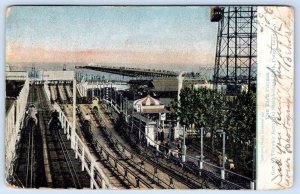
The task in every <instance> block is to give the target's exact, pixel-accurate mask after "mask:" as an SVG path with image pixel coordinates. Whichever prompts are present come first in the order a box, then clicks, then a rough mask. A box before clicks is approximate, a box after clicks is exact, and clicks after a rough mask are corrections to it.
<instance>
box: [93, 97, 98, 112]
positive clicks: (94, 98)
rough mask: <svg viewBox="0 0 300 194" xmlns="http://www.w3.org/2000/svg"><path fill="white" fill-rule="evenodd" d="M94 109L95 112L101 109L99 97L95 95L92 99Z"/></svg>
mask: <svg viewBox="0 0 300 194" xmlns="http://www.w3.org/2000/svg"><path fill="white" fill-rule="evenodd" d="M92 110H93V111H95V112H98V111H99V99H98V98H97V97H93V99H92Z"/></svg>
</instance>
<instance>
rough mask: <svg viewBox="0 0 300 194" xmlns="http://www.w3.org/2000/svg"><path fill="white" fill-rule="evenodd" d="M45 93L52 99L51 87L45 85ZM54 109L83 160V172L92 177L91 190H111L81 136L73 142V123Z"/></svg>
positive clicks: (76, 152)
mask: <svg viewBox="0 0 300 194" xmlns="http://www.w3.org/2000/svg"><path fill="white" fill-rule="evenodd" d="M44 88H45V91H46V94H47V98H48V100H49V99H50V91H49V87H47V86H46V84H45V87H44ZM53 107H54V109H55V110H57V112H58V113H59V119H60V121H61V123H62V128H63V132H64V134H66V135H67V139H68V140H70V141H71V145H74V146H71V147H72V148H73V149H74V152H75V158H76V159H79V160H81V170H82V171H84V170H86V172H87V173H88V174H89V176H90V178H91V179H90V188H91V189H94V188H96V189H111V188H112V186H111V184H110V182H109V179H108V178H107V176H106V175H105V173H104V172H103V170H102V169H101V167H100V165H99V163H97V162H96V161H97V159H96V157H95V156H93V155H92V154H91V153H90V151H89V148H88V146H87V145H86V144H85V143H84V142H83V141H82V140H81V139H80V137H79V135H78V134H77V133H76V132H75V139H74V141H72V138H71V133H72V131H75V130H72V122H70V121H69V120H68V119H67V117H66V115H65V114H64V112H63V111H62V110H61V108H60V107H59V106H58V105H57V104H55V105H54V106H53Z"/></svg>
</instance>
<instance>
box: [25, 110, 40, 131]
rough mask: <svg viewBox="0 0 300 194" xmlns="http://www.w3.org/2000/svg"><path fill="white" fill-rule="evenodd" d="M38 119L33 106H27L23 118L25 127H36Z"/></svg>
mask: <svg viewBox="0 0 300 194" xmlns="http://www.w3.org/2000/svg"><path fill="white" fill-rule="evenodd" d="M37 123H38V119H37V109H36V107H35V105H34V104H31V105H29V107H28V109H27V111H26V117H25V126H26V127H31V126H32V125H35V126H36V125H37Z"/></svg>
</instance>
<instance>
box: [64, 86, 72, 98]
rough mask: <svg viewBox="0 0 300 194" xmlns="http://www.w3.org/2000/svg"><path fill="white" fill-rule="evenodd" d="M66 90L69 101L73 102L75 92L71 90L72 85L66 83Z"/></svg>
mask: <svg viewBox="0 0 300 194" xmlns="http://www.w3.org/2000/svg"><path fill="white" fill-rule="evenodd" d="M65 90H66V96H67V98H68V101H69V102H72V99H73V93H72V90H71V86H70V85H68V84H67V85H65Z"/></svg>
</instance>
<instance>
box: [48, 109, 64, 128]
mask: <svg viewBox="0 0 300 194" xmlns="http://www.w3.org/2000/svg"><path fill="white" fill-rule="evenodd" d="M48 125H49V129H50V130H51V131H57V130H59V129H61V128H62V126H61V122H60V120H59V113H58V112H57V110H54V111H53V112H52V113H51V119H50V121H49V124H48Z"/></svg>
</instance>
